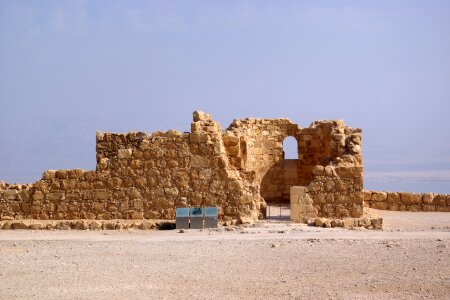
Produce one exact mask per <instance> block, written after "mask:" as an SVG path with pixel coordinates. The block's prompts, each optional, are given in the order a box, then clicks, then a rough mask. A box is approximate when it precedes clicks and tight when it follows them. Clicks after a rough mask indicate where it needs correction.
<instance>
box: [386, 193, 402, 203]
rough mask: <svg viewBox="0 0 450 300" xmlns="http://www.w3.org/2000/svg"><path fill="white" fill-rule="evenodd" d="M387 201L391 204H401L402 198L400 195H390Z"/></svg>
mask: <svg viewBox="0 0 450 300" xmlns="http://www.w3.org/2000/svg"><path fill="white" fill-rule="evenodd" d="M387 201H388V202H389V203H399V202H401V196H400V194H399V193H388V196H387Z"/></svg>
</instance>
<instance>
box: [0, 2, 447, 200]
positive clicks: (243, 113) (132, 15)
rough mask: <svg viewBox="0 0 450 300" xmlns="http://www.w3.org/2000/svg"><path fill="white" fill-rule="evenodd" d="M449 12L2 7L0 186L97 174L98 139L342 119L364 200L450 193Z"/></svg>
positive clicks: (376, 7) (305, 5) (323, 7)
mask: <svg viewBox="0 0 450 300" xmlns="http://www.w3.org/2000/svg"><path fill="white" fill-rule="evenodd" d="M448 53H450V2H448V1H427V2H426V3H425V2H423V1H395V2H393V1H364V2H357V1H339V2H337V1H333V2H331V1H283V2H271V1H223V2H221V1H219V2H204V1H188V2H183V1H127V2H122V1H108V2H97V1H95V2H94V1H64V2H59V1H39V2H35V1H2V0H0V107H1V112H2V114H1V115H0V141H1V145H2V146H1V147H0V180H4V181H8V182H23V183H25V182H30V181H36V180H38V179H39V178H40V176H41V175H42V172H43V171H44V170H46V169H66V168H67V169H71V168H82V169H95V131H96V130H100V131H113V132H128V131H132V130H134V131H147V132H149V133H151V132H153V131H158V130H160V131H166V130H169V129H177V130H180V131H189V130H190V123H191V121H192V112H193V111H194V110H197V109H200V110H203V111H205V112H208V113H211V114H212V116H213V118H214V119H215V120H217V121H218V122H220V123H221V125H222V128H223V129H224V128H226V127H228V125H229V124H230V123H231V122H232V120H233V119H239V118H245V117H264V118H278V117H287V118H289V119H291V120H292V121H293V122H295V123H297V124H299V125H300V126H301V127H308V126H309V124H310V123H311V122H313V121H314V120H317V119H322V120H323V119H343V120H344V122H345V123H346V125H348V126H351V127H358V128H362V130H363V159H364V174H365V188H367V189H379V190H387V189H389V190H399V191H400V190H405V191H412V192H429V191H431V192H436V193H438V192H439V193H450V175H449V172H450V118H449V113H450V84H449V82H450V55H448Z"/></svg>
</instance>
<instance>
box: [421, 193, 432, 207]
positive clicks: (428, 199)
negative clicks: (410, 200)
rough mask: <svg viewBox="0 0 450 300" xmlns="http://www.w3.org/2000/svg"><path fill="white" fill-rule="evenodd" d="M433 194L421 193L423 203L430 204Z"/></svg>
mask: <svg viewBox="0 0 450 300" xmlns="http://www.w3.org/2000/svg"><path fill="white" fill-rule="evenodd" d="M433 199H434V194H433V193H426V194H423V195H422V201H423V203H425V204H431V203H433Z"/></svg>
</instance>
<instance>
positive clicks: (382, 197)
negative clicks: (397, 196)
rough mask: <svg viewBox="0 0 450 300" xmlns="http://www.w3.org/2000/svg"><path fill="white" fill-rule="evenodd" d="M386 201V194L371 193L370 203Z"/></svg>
mask: <svg viewBox="0 0 450 300" xmlns="http://www.w3.org/2000/svg"><path fill="white" fill-rule="evenodd" d="M386 200H387V193H385V192H374V193H372V201H379V202H382V201H383V202H384V201H386Z"/></svg>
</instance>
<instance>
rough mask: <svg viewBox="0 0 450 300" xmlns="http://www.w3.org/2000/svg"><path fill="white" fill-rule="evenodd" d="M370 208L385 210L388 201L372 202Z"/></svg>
mask: <svg viewBox="0 0 450 300" xmlns="http://www.w3.org/2000/svg"><path fill="white" fill-rule="evenodd" d="M371 208H374V209H381V210H387V209H388V203H387V202H372V204H371Z"/></svg>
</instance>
